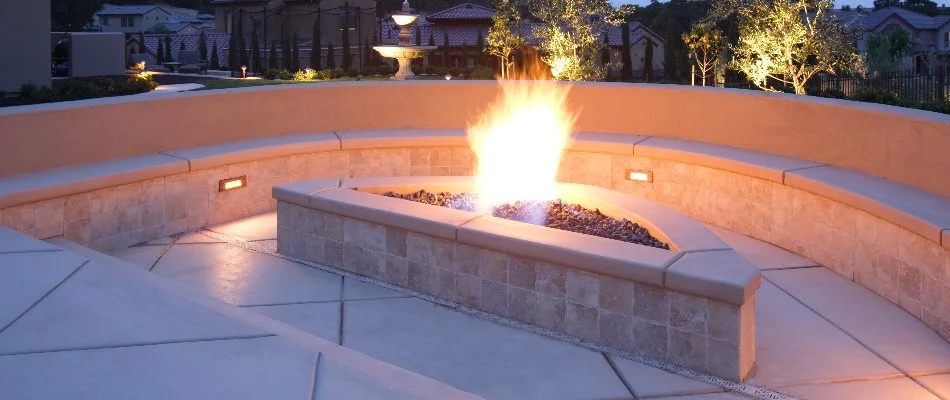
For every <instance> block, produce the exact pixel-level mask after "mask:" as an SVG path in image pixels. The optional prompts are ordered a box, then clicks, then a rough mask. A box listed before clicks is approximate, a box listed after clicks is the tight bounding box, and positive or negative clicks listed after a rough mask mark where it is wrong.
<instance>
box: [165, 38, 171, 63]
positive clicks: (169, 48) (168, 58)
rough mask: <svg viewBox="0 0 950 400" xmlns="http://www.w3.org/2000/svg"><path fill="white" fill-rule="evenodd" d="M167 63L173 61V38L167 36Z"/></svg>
mask: <svg viewBox="0 0 950 400" xmlns="http://www.w3.org/2000/svg"><path fill="white" fill-rule="evenodd" d="M165 61H169V62H171V61H172V38H171V36H168V35H165Z"/></svg>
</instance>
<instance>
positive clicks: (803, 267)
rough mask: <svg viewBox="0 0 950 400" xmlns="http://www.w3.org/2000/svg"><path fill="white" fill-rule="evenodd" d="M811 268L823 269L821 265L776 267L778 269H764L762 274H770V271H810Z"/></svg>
mask: <svg viewBox="0 0 950 400" xmlns="http://www.w3.org/2000/svg"><path fill="white" fill-rule="evenodd" d="M809 268H821V265H799V266H795V267H776V268H769V269H763V270H761V271H762V272H768V271H789V270H795V269H809Z"/></svg>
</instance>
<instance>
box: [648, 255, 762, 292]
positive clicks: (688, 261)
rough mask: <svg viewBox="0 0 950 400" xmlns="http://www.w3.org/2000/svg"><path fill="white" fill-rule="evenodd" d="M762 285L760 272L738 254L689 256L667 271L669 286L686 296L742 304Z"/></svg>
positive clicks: (667, 285) (682, 258)
mask: <svg viewBox="0 0 950 400" xmlns="http://www.w3.org/2000/svg"><path fill="white" fill-rule="evenodd" d="M761 284H762V276H761V274H760V273H759V269H758V268H756V267H755V266H754V265H752V263H750V262H749V261H748V260H746V259H745V258H744V257H742V256H741V255H739V253H737V252H735V251H733V250H728V251H708V252H698V253H686V254H684V255H683V257H681V258H680V259H679V260H677V261H676V262H674V263H673V265H671V266H670V268H669V269H668V270H667V272H666V285H665V286H666V287H667V288H669V289H672V290H676V291H680V292H683V293H688V294H692V295H695V296H700V297H707V298H710V299H716V300H722V301H725V302H728V303H732V304H736V305H742V304H744V303H746V302H747V301H749V299H750V298H751V297H752V296H754V295H755V291H756V290H758V289H759V286H760V285H761Z"/></svg>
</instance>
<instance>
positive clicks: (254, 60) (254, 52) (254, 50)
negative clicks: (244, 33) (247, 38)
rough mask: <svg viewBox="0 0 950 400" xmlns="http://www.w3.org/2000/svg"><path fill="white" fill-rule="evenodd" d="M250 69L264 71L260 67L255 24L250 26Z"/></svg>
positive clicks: (259, 48) (258, 43)
mask: <svg viewBox="0 0 950 400" xmlns="http://www.w3.org/2000/svg"><path fill="white" fill-rule="evenodd" d="M251 71H254V72H256V73H261V72H264V68H261V43H260V39H258V38H257V25H254V27H252V28H251Z"/></svg>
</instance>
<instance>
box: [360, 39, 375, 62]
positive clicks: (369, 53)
mask: <svg viewBox="0 0 950 400" xmlns="http://www.w3.org/2000/svg"><path fill="white" fill-rule="evenodd" d="M363 53H364V54H365V55H364V56H363V65H362V67H363V68H366V67H367V66H370V65H373V63H372V61H371V59H372V58H373V47H372V46H370V45H369V40H365V41H363Z"/></svg>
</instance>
